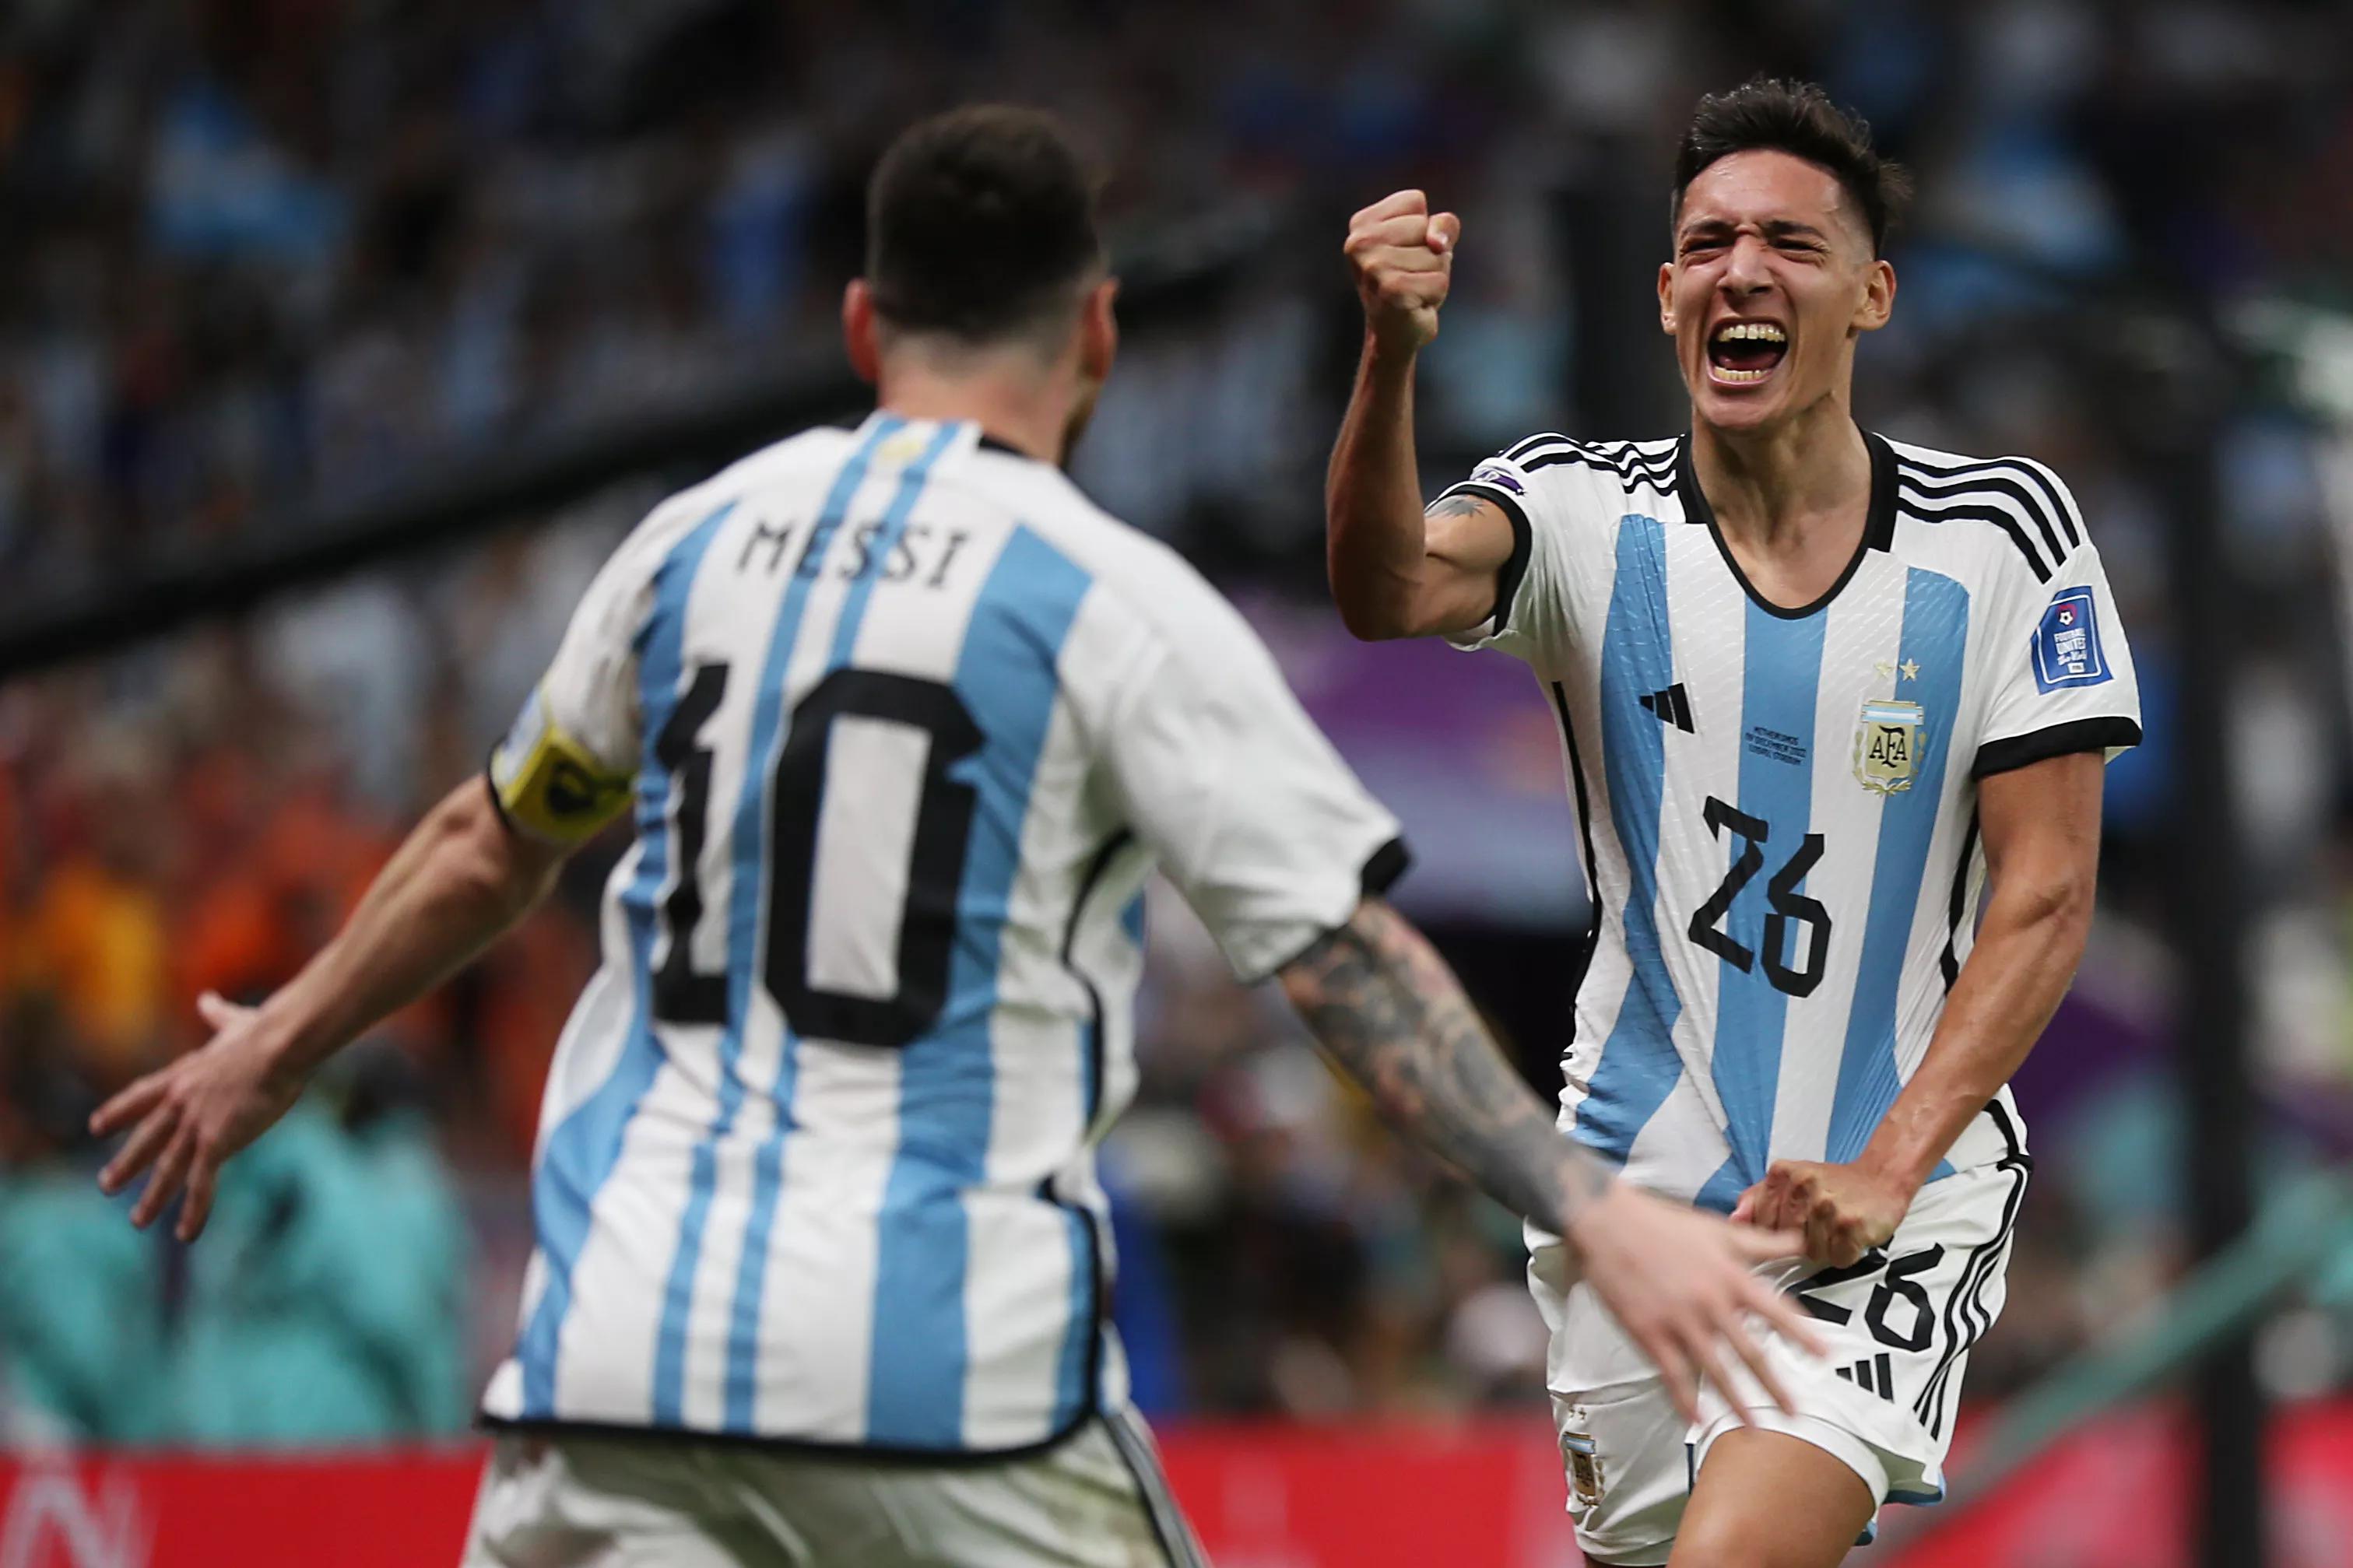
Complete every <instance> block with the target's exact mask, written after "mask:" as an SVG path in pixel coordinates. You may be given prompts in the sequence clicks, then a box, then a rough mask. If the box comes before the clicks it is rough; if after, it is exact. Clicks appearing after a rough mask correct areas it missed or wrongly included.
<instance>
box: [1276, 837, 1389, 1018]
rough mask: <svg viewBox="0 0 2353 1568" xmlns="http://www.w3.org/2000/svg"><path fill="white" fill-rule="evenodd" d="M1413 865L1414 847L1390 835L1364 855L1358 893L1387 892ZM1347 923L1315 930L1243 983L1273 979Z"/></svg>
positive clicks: (1372, 896)
mask: <svg viewBox="0 0 2353 1568" xmlns="http://www.w3.org/2000/svg"><path fill="white" fill-rule="evenodd" d="M1412 866H1413V851H1412V850H1410V849H1409V848H1407V847H1406V842H1405V840H1404V839H1403V838H1392V839H1390V840H1389V841H1388V843H1386V844H1384V845H1382V846H1381V847H1379V848H1378V849H1376V850H1374V851H1373V852H1372V854H1371V855H1369V856H1367V857H1366V860H1365V868H1364V870H1363V871H1362V872H1360V873H1359V874H1358V877H1357V883H1358V886H1359V888H1360V889H1361V896H1362V897H1364V898H1367V899H1377V898H1379V897H1380V896H1381V895H1382V894H1384V893H1386V892H1388V890H1389V889H1390V888H1392V887H1394V886H1396V884H1397V881H1398V879H1399V878H1401V877H1403V876H1404V875H1405V874H1406V872H1407V871H1408V870H1409V869H1410V868H1412ZM1349 912H1350V914H1351V916H1352V917H1353V916H1354V914H1355V911H1354V910H1351V911H1349ZM1346 923H1347V921H1341V922H1340V925H1334V926H1325V927H1324V929H1323V930H1322V931H1317V932H1316V933H1315V936H1314V940H1313V941H1311V942H1307V943H1305V944H1304V945H1303V946H1302V947H1301V948H1300V950H1299V951H1298V952H1294V953H1293V954H1292V955H1291V956H1290V957H1289V958H1286V959H1284V960H1283V961H1282V963H1278V964H1276V965H1274V966H1273V967H1272V968H1271V969H1269V970H1267V971H1266V972H1265V973H1262V974H1254V975H1252V976H1250V978H1249V979H1248V980H1245V981H1243V982H1242V984H1245V985H1256V984H1259V983H1260V982H1261V981H1265V980H1271V979H1273V978H1274V977H1275V976H1276V975H1278V974H1280V973H1282V972H1283V971H1284V970H1286V969H1288V968H1290V967H1291V966H1292V965H1293V964H1294V963H1298V962H1299V961H1300V960H1301V959H1303V958H1305V957H1306V956H1307V955H1308V954H1309V953H1311V952H1314V951H1315V950H1316V949H1317V948H1319V947H1321V946H1323V945H1324V943H1325V942H1329V941H1331V940H1332V933H1333V932H1335V931H1338V930H1340V929H1341V926H1345V924H1346Z"/></svg>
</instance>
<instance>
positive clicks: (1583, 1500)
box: [1560, 1432, 1601, 1508]
mask: <svg viewBox="0 0 2353 1568" xmlns="http://www.w3.org/2000/svg"><path fill="white" fill-rule="evenodd" d="M1560 1458H1561V1462H1562V1463H1563V1464H1565V1465H1567V1467H1568V1489H1569V1490H1570V1491H1571V1492H1572V1493H1573V1494H1575V1496H1576V1498H1577V1502H1578V1504H1579V1505H1580V1506H1582V1507H1585V1508H1598V1507H1599V1506H1600V1503H1601V1456H1600V1455H1599V1453H1598V1452H1596V1451H1595V1449H1594V1446H1593V1439H1592V1438H1590V1437H1588V1436H1585V1435H1584V1434H1583V1433H1581V1432H1563V1433H1562V1434H1561V1435H1560Z"/></svg>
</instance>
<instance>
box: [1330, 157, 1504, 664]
mask: <svg viewBox="0 0 2353 1568" xmlns="http://www.w3.org/2000/svg"><path fill="white" fill-rule="evenodd" d="M1461 232H1462V224H1461V219H1459V218H1457V217H1456V216H1454V215H1453V214H1452V213H1440V214H1438V215H1437V216H1434V217H1433V216H1430V204H1429V201H1428V200H1427V198H1425V197H1424V196H1423V195H1422V193H1421V192H1419V191H1399V192H1398V193H1397V194H1396V195H1391V196H1388V197H1385V198H1384V199H1382V200H1380V201H1378V202H1376V203H1374V204H1373V205H1371V206H1368V207H1366V208H1365V209H1364V210H1363V211H1362V212H1360V213H1358V214H1356V216H1355V217H1353V218H1351V219H1350V220H1349V223H1348V243H1347V246H1346V251H1347V257H1348V265H1349V267H1350V268H1351V269H1352V270H1353V271H1354V273H1355V275H1356V292H1357V294H1358V296H1359V297H1360V298H1361V299H1362V300H1363V301H1364V307H1365V348H1364V353H1363V355H1362V356H1361V357H1360V358H1359V359H1358V361H1357V363H1356V391H1355V393H1354V394H1353V395H1351V396H1350V398H1349V400H1348V412H1347V416H1346V417H1345V418H1344V419H1343V420H1342V421H1341V424H1340V438H1339V440H1338V441H1337V442H1336V443H1335V444H1334V446H1333V448H1332V466H1331V469H1330V471H1329V473H1328V474H1327V475H1326V477H1325V479H1324V520H1325V522H1326V525H1327V535H1326V540H1325V553H1326V562H1327V564H1328V566H1329V568H1330V571H1331V575H1332V596H1333V598H1334V599H1335V601H1337V603H1338V605H1339V606H1340V619H1341V620H1342V621H1343V622H1344V623H1345V625H1346V626H1347V628H1348V629H1349V630H1350V631H1351V632H1354V633H1355V634H1356V636H1358V637H1365V638H1368V639H1370V638H1378V637H1422V636H1427V635H1429V634H1430V633H1433V632H1463V631H1469V630H1470V629H1471V628H1472V627H1473V626H1477V625H1479V624H1480V623H1481V622H1482V621H1484V620H1485V619H1487V617H1488V616H1490V615H1492V614H1493V612H1494V608H1495V594H1496V574H1497V573H1499V572H1500V571H1502V570H1503V568H1504V563H1506V562H1508V561H1509V560H1510V559H1511V554H1512V525H1511V522H1510V521H1509V520H1508V519H1507V518H1505V517H1504V514H1503V512H1502V511H1501V510H1498V509H1497V508H1496V507H1495V506H1494V505H1493V503H1491V502H1488V501H1483V500H1478V499H1477V498H1475V497H1471V496H1454V497H1450V498H1448V499H1447V500H1442V501H1440V502H1439V503H1438V505H1437V506H1435V507H1433V508H1432V509H1431V510H1430V512H1429V513H1428V514H1427V515H1425V514H1424V512H1423V511H1422V508H1421V479H1420V474H1419V468H1418V467H1417V465H1416V463H1415V460H1414V448H1413V370H1414V361H1415V358H1416V356H1418V355H1419V353H1420V352H1421V349H1422V346H1423V345H1424V344H1426V343H1428V342H1430V340H1431V339H1433V338H1435V337H1437V336H1438V308H1439V306H1440V304H1442V303H1443V302H1444V301H1445V299H1446V290H1447V286H1448V283H1449V281H1450V279H1451V277H1452V275H1453V268H1454V247H1455V242H1456V241H1457V240H1458V239H1459V238H1461Z"/></svg>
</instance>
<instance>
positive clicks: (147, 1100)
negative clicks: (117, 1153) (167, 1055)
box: [90, 1072, 171, 1138]
mask: <svg viewBox="0 0 2353 1568" xmlns="http://www.w3.org/2000/svg"><path fill="white" fill-rule="evenodd" d="M170 1087H171V1084H170V1080H169V1079H167V1078H166V1077H165V1076H164V1074H163V1073H160V1072H151V1073H149V1074H148V1075H147V1076H146V1077H145V1078H142V1079H140V1080H139V1081H138V1082H137V1083H134V1084H132V1086H131V1087H130V1088H128V1089H124V1090H123V1091H122V1092H121V1093H120V1094H118V1095H116V1096H115V1097H114V1098H113V1099H112V1100H108V1101H107V1102H106V1103H105V1104H104V1105H101V1106H100V1107H99V1108H98V1109H97V1110H95V1111H93V1112H91V1113H90V1135H91V1136H92V1137H95V1138H111V1137H112V1136H113V1135H114V1134H115V1133H117V1132H120V1131H122V1130H123V1129H124V1128H126V1127H128V1126H130V1125H131V1124H132V1122H134V1121H138V1120H139V1119H140V1118H141V1117H142V1116H144V1115H146V1114H147V1113H148V1112H149V1111H150V1110H153V1109H154V1108H155V1106H156V1104H157V1103H158V1102H159V1101H161V1100H163V1098H164V1089H168V1088H170Z"/></svg>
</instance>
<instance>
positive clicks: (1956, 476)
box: [1881, 437, 2087, 583]
mask: <svg viewBox="0 0 2353 1568" xmlns="http://www.w3.org/2000/svg"><path fill="white" fill-rule="evenodd" d="M1881 439H1883V440H1886V444H1887V447H1888V450H1889V452H1890V453H1891V454H1892V455H1893V457H1894V470H1895V515H1896V520H1897V524H1898V527H1899V528H1902V527H1905V525H1907V524H1908V525H1910V526H1912V527H1914V528H1921V529H1926V530H1930V531H1933V532H1934V533H1935V534H1936V535H1944V534H1947V532H1948V531H1949V532H1950V533H1951V535H1952V537H1951V538H1948V539H1946V540H1945V541H1944V542H1945V544H1946V545H1947V548H1952V547H1960V548H1965V549H1967V550H1968V551H1969V552H1970V553H1972V554H1985V555H1989V556H1991V557H1993V558H1994V559H1996V560H1997V561H1998V562H1999V563H2000V564H2001V565H2002V566H2004V567H2006V568H2008V569H2010V570H2011V571H2019V570H2022V571H2024V572H2026V573H2028V574H2031V578H2032V580H2033V581H2035V582H2038V583H2047V582H2049V581H2051V580H2052V577H2053V576H2055V575H2056V574H2058V572H2059V571H2060V569H2061V568H2062V567H2063V565H2064V564H2065V563H2067V561H2068V560H2069V559H2070V558H2071V557H2073V555H2074V554H2075V552H2077V551H2079V550H2081V549H2083V548H2084V544H2085V542H2086V537H2087V536H2086V533H2085V531H2084V514H2083V511H2082V510H2081V509H2080V508H2079V507H2077V506H2076V504H2075V497H2074V493H2073V491H2072V490H2070V489H2068V488H2067V485H2066V482H2065V481H2064V480H2063V479H2060V477H2059V476H2058V474H2057V473H2055V472H2053V471H2052V468H2050V466H2049V465H2048V464H2045V463H2042V462H2039V461H2037V460H2036V459H2035V458H2028V457H2021V456H2007V457H1994V458H1978V457H1970V456H1968V455H1967V454H1965V453H1959V452H1947V451H1941V450H1938V449H1937V448H1936V447H1923V446H1918V445H1915V443H1912V442H1909V441H1895V440H1888V439H1887V438H1886V437H1881Z"/></svg>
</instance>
